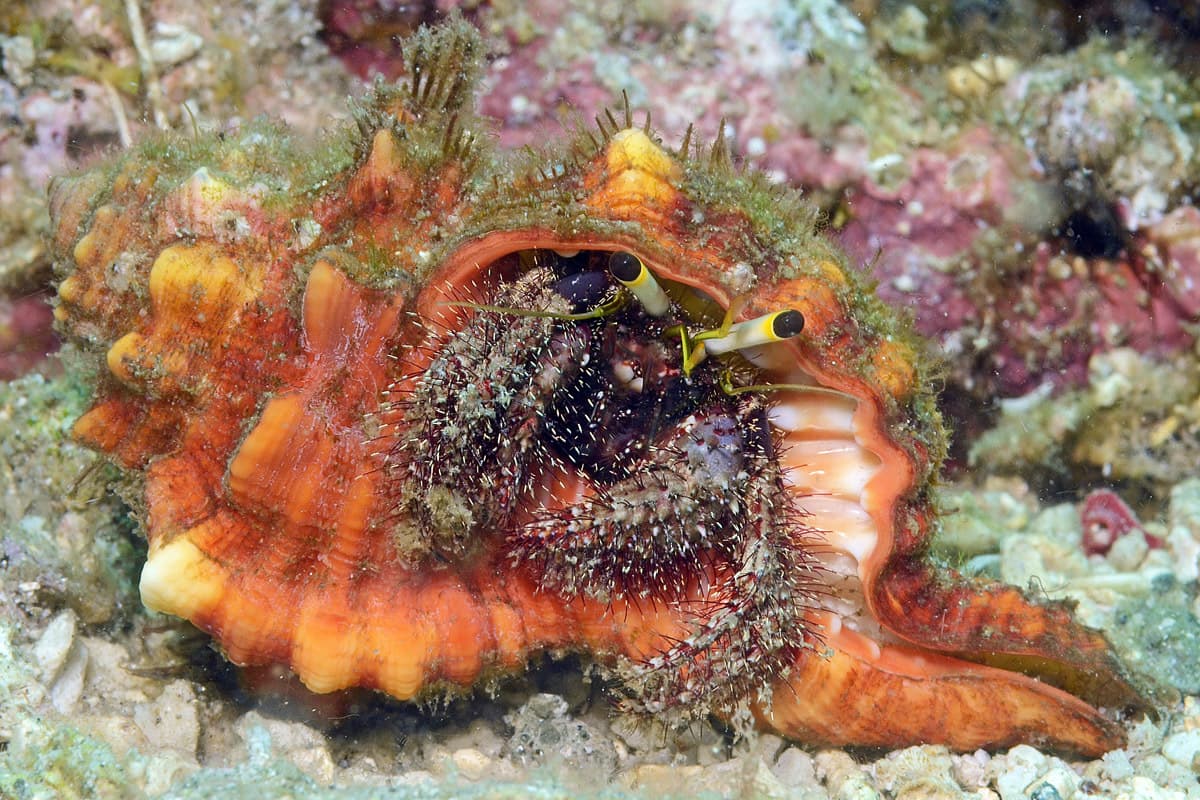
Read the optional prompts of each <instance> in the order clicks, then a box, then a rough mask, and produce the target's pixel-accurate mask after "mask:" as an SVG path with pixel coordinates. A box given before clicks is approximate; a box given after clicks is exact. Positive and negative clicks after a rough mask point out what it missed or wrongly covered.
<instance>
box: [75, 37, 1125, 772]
mask: <svg viewBox="0 0 1200 800" xmlns="http://www.w3.org/2000/svg"><path fill="white" fill-rule="evenodd" d="M479 50H480V44H479V41H478V39H477V36H476V34H475V33H474V31H473V30H472V29H471V28H470V27H469V26H468V25H466V24H465V23H462V22H452V23H450V24H447V25H445V26H443V27H440V28H438V29H433V30H426V31H423V32H422V33H420V34H418V35H417V36H416V37H415V38H414V39H413V40H411V41H410V42H409V43H408V44H407V46H406V52H407V55H408V62H407V63H408V76H409V77H408V79H406V82H405V83H404V84H403V85H400V86H396V87H394V88H393V87H381V88H376V89H375V91H374V92H373V93H372V94H371V95H369V96H368V97H367V98H366V99H365V100H364V101H363V102H362V105H361V108H360V109H359V110H358V112H357V116H356V122H357V126H356V128H355V129H354V130H351V131H346V132H341V133H338V134H334V135H332V136H331V137H330V138H329V140H328V141H326V142H324V143H323V144H322V145H321V146H320V147H318V148H316V149H315V150H312V151H306V152H299V151H297V150H296V149H295V148H294V146H293V145H292V144H291V143H290V141H289V139H288V137H287V134H286V132H285V131H282V130H280V129H278V128H275V127H272V126H270V125H266V124H258V125H253V126H250V127H248V128H246V129H243V130H241V131H240V132H239V133H237V134H235V135H228V136H225V137H223V138H215V137H212V138H200V139H186V140H184V139H159V140H154V141H150V142H148V143H145V144H143V145H142V146H141V147H140V148H138V149H136V150H134V151H132V152H129V153H127V154H124V155H122V156H121V157H119V158H118V159H116V160H115V161H113V162H112V163H109V164H107V165H104V166H101V167H98V168H96V169H94V170H92V171H91V172H88V173H86V174H83V175H80V176H78V177H74V178H70V179H63V180H61V181H59V182H58V184H57V185H56V186H55V188H54V191H53V197H52V204H53V214H54V223H55V231H56V233H55V240H54V244H55V248H56V253H57V260H58V268H59V270H60V274H61V278H62V280H61V283H60V285H59V304H58V307H57V311H56V314H57V318H58V320H59V323H60V325H61V327H62V329H63V330H64V331H65V332H66V333H67V334H68V335H69V336H70V337H71V338H72V339H73V340H74V341H75V342H77V343H78V345H79V346H80V347H82V348H84V349H85V350H89V351H92V352H94V353H96V354H97V355H98V356H100V357H101V358H102V359H103V361H104V365H105V367H104V369H103V375H102V377H101V379H100V381H99V385H98V387H97V390H96V400H95V403H94V405H93V406H92V407H91V409H90V410H89V411H88V412H87V413H86V414H85V415H84V416H83V417H82V418H81V419H80V420H79V422H78V423H77V425H76V426H75V435H76V436H77V437H78V438H79V439H80V440H81V441H83V442H86V443H87V444H89V445H90V446H92V447H94V448H96V449H97V450H99V451H101V452H103V453H104V454H106V455H107V456H108V457H110V458H112V459H113V460H114V461H116V462H117V463H119V464H120V465H122V466H123V467H125V468H126V469H128V470H131V471H133V472H134V473H135V474H138V475H140V476H141V479H142V481H143V485H144V501H145V502H144V508H145V519H144V522H145V528H146V531H147V534H148V536H149V540H150V549H149V557H148V560H147V563H146V566H145V569H144V571H143V573H142V580H141V592H142V597H143V598H144V600H145V602H146V604H147V605H149V606H150V607H152V608H155V609H159V610H162V611H165V612H168V613H171V614H177V615H179V616H182V617H186V618H187V619H189V620H191V621H192V622H193V623H195V624H196V625H197V626H199V627H200V628H202V629H203V630H205V631H208V632H209V633H211V634H212V635H213V637H214V638H215V639H216V640H217V641H218V642H219V643H220V645H221V647H222V648H223V649H224V651H225V653H226V654H227V655H228V657H229V659H230V660H231V661H233V662H235V663H237V664H244V665H249V664H284V665H287V666H289V667H290V668H291V669H292V670H294V671H295V672H296V674H297V675H299V677H300V678H301V680H303V681H304V683H305V684H307V685H308V686H309V687H310V688H311V689H313V690H314V691H317V692H328V691H333V690H336V689H341V688H343V687H350V686H362V687H372V688H376V689H379V690H381V691H384V692H387V693H389V694H391V695H394V696H396V697H399V698H411V697H415V696H418V695H420V694H421V693H422V692H425V691H429V690H431V687H441V688H444V687H446V686H448V685H457V686H469V685H471V684H472V683H474V682H475V681H477V680H479V679H480V677H481V676H482V675H484V674H487V673H496V672H499V671H505V670H515V669H519V668H520V667H521V666H522V665H523V664H524V663H525V661H526V660H527V659H528V658H529V657H530V655H531V654H533V653H536V652H539V651H544V650H548V649H555V650H564V649H571V650H578V651H584V652H587V653H589V654H591V655H592V656H593V657H594V658H595V659H596V660H597V662H599V663H601V664H603V665H605V666H606V667H607V668H608V669H610V671H611V674H612V675H613V676H614V677H615V678H617V679H619V689H618V691H619V692H620V693H621V695H622V697H623V699H624V700H625V701H626V702H628V703H629V704H630V705H632V706H634V707H636V708H640V709H643V710H645V711H649V712H656V711H659V710H671V709H674V710H678V711H683V712H685V713H693V714H695V713H709V712H715V713H718V714H730V713H734V712H735V711H737V710H738V709H739V708H742V709H748V710H750V711H752V712H753V713H754V714H755V715H756V716H757V718H758V719H759V720H760V722H761V724H762V725H764V726H766V727H768V728H772V729H774V730H777V731H779V732H781V733H783V734H785V735H787V736H791V737H795V738H798V739H802V740H805V741H814V742H829V743H854V744H863V745H903V744H909V743H918V742H940V743H945V744H948V745H950V746H952V747H955V748H975V747H979V746H987V745H991V746H1001V745H1005V744H1011V743H1014V742H1018V741H1034V742H1045V743H1048V744H1051V745H1054V746H1058V747H1061V748H1064V749H1068V750H1074V751H1078V752H1081V753H1090V754H1095V753H1100V752H1102V751H1104V750H1106V749H1108V748H1111V747H1115V746H1118V745H1120V744H1121V743H1122V742H1123V739H1124V736H1123V733H1122V730H1121V728H1120V727H1118V726H1117V725H1116V724H1115V723H1114V722H1112V721H1111V720H1110V719H1108V718H1106V717H1105V716H1103V715H1102V714H1101V713H1099V712H1098V711H1097V710H1096V708H1095V707H1094V705H1103V706H1107V707H1111V708H1116V707H1122V706H1126V705H1129V704H1130V703H1131V702H1135V701H1136V700H1137V697H1136V693H1135V692H1134V691H1133V690H1132V689H1131V688H1130V686H1129V684H1127V683H1126V681H1125V680H1124V679H1123V678H1122V676H1121V672H1120V668H1119V666H1118V665H1117V663H1116V661H1115V659H1114V658H1113V656H1112V655H1111V653H1110V651H1109V648H1108V646H1107V644H1106V643H1105V641H1104V640H1103V638H1102V637H1101V636H1100V635H1099V634H1097V633H1095V632H1092V631H1090V630H1087V629H1085V628H1083V627H1081V626H1079V625H1078V624H1076V623H1075V622H1073V621H1072V619H1071V616H1070V614H1069V612H1068V610H1067V609H1066V608H1064V607H1061V606H1057V605H1050V604H1039V603H1035V602H1033V601H1031V600H1029V599H1027V598H1026V597H1024V596H1023V595H1022V594H1021V593H1020V592H1019V591H1018V590H1016V589H1013V588H1010V587H1007V586H1002V585H996V584H991V583H984V582H978V581H968V580H966V579H964V578H961V577H959V576H957V575H953V574H949V573H946V572H944V571H941V570H939V569H937V568H936V567H934V566H933V565H932V564H931V563H930V562H929V561H928V560H927V559H926V557H925V549H926V543H927V539H928V537H929V535H930V533H931V529H932V527H933V526H934V525H935V524H936V520H935V514H934V511H933V509H932V507H931V502H930V499H929V487H930V484H931V481H932V480H933V479H934V477H935V473H936V471H937V468H938V466H939V463H940V460H941V458H942V455H943V450H944V446H945V433H944V431H943V428H942V423H941V420H940V418H939V416H938V414H937V411H936V410H935V407H934V403H933V398H932V396H931V393H930V390H929V388H928V380H927V375H926V370H925V367H924V365H923V363H922V359H921V354H920V352H921V351H920V346H919V345H917V344H916V343H914V342H913V341H912V340H911V339H910V338H909V337H908V334H907V332H906V330H905V329H904V326H903V325H901V324H900V323H898V322H897V321H896V319H895V318H894V317H893V315H892V314H891V313H890V312H889V310H888V309H887V308H885V307H884V306H883V305H881V304H880V303H879V302H878V301H877V300H876V299H875V298H874V297H873V296H872V295H871V294H870V293H869V292H868V291H867V290H866V289H865V288H864V287H863V286H862V284H861V283H860V281H859V279H858V278H857V277H856V276H855V274H854V273H853V271H851V270H850V269H849V268H848V267H847V265H846V264H845V263H844V260H843V258H842V257H841V256H840V255H839V254H838V253H837V251H836V250H835V249H834V248H833V247H832V246H831V245H830V244H829V243H828V242H826V241H825V240H824V239H823V238H821V236H820V235H819V234H818V233H817V231H816V230H815V220H814V216H815V215H814V212H813V211H812V210H811V209H810V208H809V207H808V206H807V205H805V203H804V202H802V201H801V200H800V199H799V198H798V197H796V196H795V195H794V194H792V193H791V192H789V191H787V190H784V189H780V188H777V187H773V186H770V185H768V183H767V182H766V181H765V180H763V179H762V178H761V177H760V176H758V175H754V174H745V173H741V172H739V171H737V170H735V169H734V168H733V167H732V166H731V164H730V161H729V157H728V154H727V152H726V149H725V145H724V142H723V141H721V140H720V139H718V141H717V142H716V143H715V144H713V145H711V146H710V147H700V146H698V145H697V144H696V143H695V142H693V141H691V140H690V137H689V139H688V140H685V141H684V142H683V143H682V145H681V146H680V147H679V149H678V150H670V149H668V148H666V147H665V146H664V145H662V144H661V143H659V142H658V141H657V139H656V137H655V135H654V133H653V131H651V130H650V129H649V127H648V126H646V127H636V126H634V125H633V122H632V120H631V119H630V115H629V114H628V112H626V113H625V114H624V119H618V118H615V117H614V116H613V115H611V114H607V113H606V114H603V115H601V116H600V118H599V121H598V127H597V128H594V129H591V130H590V131H586V132H581V133H580V134H579V135H578V136H577V137H576V138H575V139H574V140H573V141H571V142H570V143H568V144H567V145H565V146H564V147H563V148H562V149H561V150H556V151H549V152H546V153H542V154H538V155H537V156H535V157H528V156H527V157H526V158H525V161H524V162H523V163H518V162H517V161H516V160H514V159H513V158H511V157H509V156H507V155H505V154H500V153H494V152H491V151H490V150H489V149H488V147H487V144H486V142H485V140H484V139H483V138H481V137H480V136H479V135H478V134H477V133H475V127H476V125H477V123H476V121H475V120H474V118H473V115H472V105H473V101H474V95H473V93H474V90H475V82H476V73H477V58H478V51H479ZM1080 698H1084V699H1080ZM1093 704H1094V705H1093Z"/></svg>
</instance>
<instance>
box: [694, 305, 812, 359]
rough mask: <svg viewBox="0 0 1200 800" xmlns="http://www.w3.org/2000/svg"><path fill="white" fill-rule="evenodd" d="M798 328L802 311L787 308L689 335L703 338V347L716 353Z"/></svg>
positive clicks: (776, 338) (770, 339) (766, 340)
mask: <svg viewBox="0 0 1200 800" xmlns="http://www.w3.org/2000/svg"><path fill="white" fill-rule="evenodd" d="M802 330H804V315H803V314H801V313H800V312H799V311H794V310H792V309H788V310H786V311H775V312H773V313H771V314H763V315H762V316H761V317H755V318H754V319H748V320H746V321H745V322H738V323H735V324H733V325H730V326H729V330H728V331H724V332H723V331H721V330H720V329H719V328H718V329H717V330H715V331H705V332H704V333H699V334H696V336H695V337H693V339H694V340H695V341H699V342H703V343H704V349H705V350H707V351H708V352H709V353H711V354H712V355H714V356H719V355H721V354H722V353H729V352H732V351H734V350H744V349H745V348H747V347H757V346H758V345H761V344H770V343H771V342H780V341H783V340H784V339H790V338H792V337H793V336H797V335H799V333H800V331H802Z"/></svg>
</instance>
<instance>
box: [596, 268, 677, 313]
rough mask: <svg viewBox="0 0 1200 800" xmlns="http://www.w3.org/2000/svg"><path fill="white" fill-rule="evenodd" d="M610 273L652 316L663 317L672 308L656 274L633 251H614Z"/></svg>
mask: <svg viewBox="0 0 1200 800" xmlns="http://www.w3.org/2000/svg"><path fill="white" fill-rule="evenodd" d="M608 271H609V273H610V274H611V275H612V276H613V277H614V278H615V279H616V280H617V281H618V282H619V283H620V284H621V285H622V286H624V287H625V288H626V289H628V290H629V291H630V292H631V293H633V296H634V297H636V298H637V299H638V302H639V303H641V304H642V308H643V309H645V311H646V313H647V314H649V315H650V316H652V317H661V316H663V315H664V314H666V313H667V311H669V310H670V308H671V300H670V298H668V297H667V293H666V292H664V291H663V288H662V287H661V286H659V285H658V281H656V280H655V279H654V275H653V274H651V272H650V270H648V269H646V265H645V264H643V263H642V260H641V259H640V258H638V257H637V256H635V255H634V254H633V253H620V252H618V253H613V254H612V255H611V256H609V258H608Z"/></svg>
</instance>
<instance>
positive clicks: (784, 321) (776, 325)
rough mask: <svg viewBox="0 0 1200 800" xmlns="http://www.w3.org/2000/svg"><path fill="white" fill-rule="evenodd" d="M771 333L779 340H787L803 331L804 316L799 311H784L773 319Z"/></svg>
mask: <svg viewBox="0 0 1200 800" xmlns="http://www.w3.org/2000/svg"><path fill="white" fill-rule="evenodd" d="M771 327H772V328H773V332H774V333H775V335H776V336H777V337H778V338H780V339H789V338H791V337H792V336H796V335H797V334H799V333H800V331H802V330H804V315H803V314H801V313H800V312H799V311H784V312H783V313H782V314H780V315H779V316H777V317H775V319H774V321H773V323H772V326H771Z"/></svg>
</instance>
